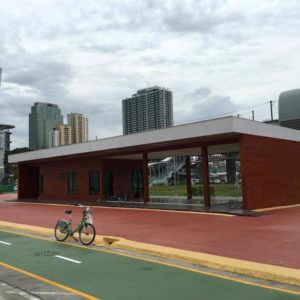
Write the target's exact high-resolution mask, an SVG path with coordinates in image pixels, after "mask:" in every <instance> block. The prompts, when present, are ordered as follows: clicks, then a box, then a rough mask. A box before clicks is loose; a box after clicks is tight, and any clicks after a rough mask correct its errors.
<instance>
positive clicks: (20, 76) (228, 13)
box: [0, 0, 300, 148]
mask: <svg viewBox="0 0 300 300" xmlns="http://www.w3.org/2000/svg"><path fill="white" fill-rule="evenodd" d="M75 3H76V5H74V4H75ZM1 10H2V18H1V20H0V29H2V32H3V33H5V34H3V35H2V36H1V38H0V41H1V43H0V67H1V68H3V72H2V83H1V87H0V107H1V110H0V118H1V120H2V122H4V123H9V124H14V125H16V128H15V130H14V135H13V140H12V142H13V143H12V148H16V147H22V146H26V145H27V136H28V129H27V128H26V127H27V126H24V125H25V124H26V123H27V120H26V116H27V112H28V111H29V109H30V106H31V104H32V102H34V101H35V99H43V100H44V99H45V101H47V102H54V103H57V104H58V105H59V107H60V108H61V109H62V112H63V113H66V112H68V111H73V110H75V111H80V112H82V113H83V114H84V115H88V116H89V120H90V124H91V127H90V139H95V137H96V136H97V137H101V138H102V137H103V138H104V137H108V136H114V135H119V134H121V133H122V108H121V105H120V101H121V100H122V99H124V98H125V97H127V96H128V95H131V94H133V93H134V92H135V91H136V90H138V89H140V88H142V87H145V86H154V85H158V86H167V87H168V88H170V90H172V91H173V102H174V116H175V119H174V123H175V125H176V124H178V123H181V122H187V121H195V120H199V119H203V118H209V117H212V116H216V115H221V114H225V113H229V112H235V115H237V114H238V113H239V112H238V111H239V110H243V109H244V108H245V107H246V108H249V107H254V106H256V105H258V104H261V103H266V102H267V101H270V100H275V101H276V100H278V96H279V94H280V92H282V91H285V90H290V89H296V88H298V87H299V85H298V81H297V78H298V77H299V65H300V61H299V57H298V55H297V54H295V53H294V52H293V51H292V49H298V47H299V46H300V37H299V35H298V28H299V25H300V18H299V16H300V3H299V1H292V0H291V1H254V2H253V1H252V2H251V3H247V2H240V1H211V2H208V1H192V0H191V1H177V0H173V1H166V2H165V3H160V2H158V1H155V0H151V1H135V2H133V1H129V0H128V1H125V0H124V1H112V2H109V3H107V2H105V1H103V2H101V1H97V2H96V1H92V0H88V4H85V5H83V4H78V3H77V2H74V1H71V0H66V1H64V2H63V3H61V2H60V1H55V0H54V1H43V4H41V3H40V2H39V1H34V0H24V5H23V6H22V8H21V7H20V6H19V5H17V1H16V0H12V1H10V2H5V3H3V5H2V7H1ZM146 13H147V15H148V14H151V15H154V16H155V18H154V20H155V21H154V22H153V20H149V19H148V18H146V15H145V14H146ZM83 104H84V105H83ZM276 106H277V104H276V105H275V106H274V109H275V108H276ZM81 107H83V108H82V110H81V109H80V108H81ZM255 110H257V111H256V119H257V120H262V119H264V118H265V119H266V118H267V117H269V110H268V105H267V104H266V105H265V106H264V107H263V109H261V110H258V109H257V108H255ZM240 114H241V116H242V117H249V118H251V109H248V110H247V111H242V112H241V113H240Z"/></svg>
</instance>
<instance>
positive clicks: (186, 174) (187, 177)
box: [185, 156, 193, 200]
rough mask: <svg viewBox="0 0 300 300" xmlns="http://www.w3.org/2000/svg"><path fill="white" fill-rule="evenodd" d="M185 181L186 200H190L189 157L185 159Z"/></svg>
mask: <svg viewBox="0 0 300 300" xmlns="http://www.w3.org/2000/svg"><path fill="white" fill-rule="evenodd" d="M185 172H186V173H185V179H186V194H187V199H188V200H191V199H192V197H193V194H192V180H191V157H190V156H186V157H185Z"/></svg>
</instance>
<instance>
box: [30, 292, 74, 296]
mask: <svg viewBox="0 0 300 300" xmlns="http://www.w3.org/2000/svg"><path fill="white" fill-rule="evenodd" d="M30 293H31V294H34V295H64V296H68V295H69V296H71V295H73V294H72V293H60V292H30Z"/></svg>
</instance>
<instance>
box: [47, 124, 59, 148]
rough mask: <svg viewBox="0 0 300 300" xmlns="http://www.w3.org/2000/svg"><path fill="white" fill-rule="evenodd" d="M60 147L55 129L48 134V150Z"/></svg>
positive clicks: (57, 132) (57, 131)
mask: <svg viewBox="0 0 300 300" xmlns="http://www.w3.org/2000/svg"><path fill="white" fill-rule="evenodd" d="M58 146H60V134H59V130H58V129H57V128H53V130H51V131H50V132H49V148H52V147H58Z"/></svg>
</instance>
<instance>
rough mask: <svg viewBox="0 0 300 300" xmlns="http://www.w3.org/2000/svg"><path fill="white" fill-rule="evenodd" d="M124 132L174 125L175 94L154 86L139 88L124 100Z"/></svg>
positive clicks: (129, 132)
mask: <svg viewBox="0 0 300 300" xmlns="http://www.w3.org/2000/svg"><path fill="white" fill-rule="evenodd" d="M122 114H123V134H131V133H137V132H142V131H148V130H154V129H161V128H167V127H171V126H173V96H172V92H171V91H169V90H168V89H165V88H161V87H158V86H154V87H151V88H146V89H141V90H138V91H137V93H136V94H134V95H132V97H131V98H127V99H124V100H123V101H122Z"/></svg>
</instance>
